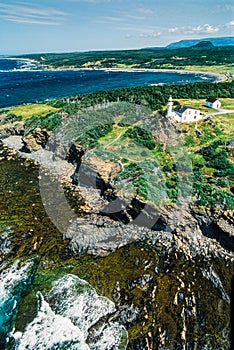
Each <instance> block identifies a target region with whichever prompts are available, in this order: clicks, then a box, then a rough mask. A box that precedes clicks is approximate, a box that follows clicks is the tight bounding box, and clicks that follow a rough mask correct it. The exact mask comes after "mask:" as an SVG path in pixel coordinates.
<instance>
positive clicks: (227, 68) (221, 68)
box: [177, 64, 234, 80]
mask: <svg viewBox="0 0 234 350" xmlns="http://www.w3.org/2000/svg"><path fill="white" fill-rule="evenodd" d="M177 68H178V67H177ZM181 69H185V70H189V71H196V72H204V73H207V72H211V73H218V74H225V73H226V72H230V73H232V75H234V65H233V64H227V65H226V64H221V65H213V66H199V65H194V66H193V65H188V66H183V67H181ZM231 79H233V78H231ZM231 79H230V80H231Z"/></svg>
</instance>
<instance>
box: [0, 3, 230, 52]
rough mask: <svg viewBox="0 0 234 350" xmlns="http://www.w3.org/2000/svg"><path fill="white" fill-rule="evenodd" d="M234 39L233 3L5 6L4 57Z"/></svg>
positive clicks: (0, 7)
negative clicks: (227, 37) (207, 38)
mask: <svg viewBox="0 0 234 350" xmlns="http://www.w3.org/2000/svg"><path fill="white" fill-rule="evenodd" d="M232 35H234V3H233V1H229V0H223V1H222V0H196V1H193V0H174V1H173V0H144V1H141V0H134V1H133V0H40V1H39V0H35V1H27V0H22V1H18V0H0V43H1V44H0V54H18V53H29V52H55V51H56V52H64V51H86V50H104V49H124V48H141V47H148V46H164V45H167V44H169V43H170V42H173V41H178V40H181V39H186V38H188V39H190V38H205V37H220V36H232Z"/></svg>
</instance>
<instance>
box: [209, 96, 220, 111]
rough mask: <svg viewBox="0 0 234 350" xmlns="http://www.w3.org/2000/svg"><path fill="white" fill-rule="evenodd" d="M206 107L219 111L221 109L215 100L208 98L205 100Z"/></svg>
mask: <svg viewBox="0 0 234 350" xmlns="http://www.w3.org/2000/svg"><path fill="white" fill-rule="evenodd" d="M206 107H210V108H215V109H219V108H221V102H220V101H219V100H217V99H216V98H212V97H210V98H208V99H207V100H206Z"/></svg>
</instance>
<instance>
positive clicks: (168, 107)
mask: <svg viewBox="0 0 234 350" xmlns="http://www.w3.org/2000/svg"><path fill="white" fill-rule="evenodd" d="M172 106H173V100H172V96H171V95H170V97H169V100H168V104H167V117H173V116H174V112H173V111H172Z"/></svg>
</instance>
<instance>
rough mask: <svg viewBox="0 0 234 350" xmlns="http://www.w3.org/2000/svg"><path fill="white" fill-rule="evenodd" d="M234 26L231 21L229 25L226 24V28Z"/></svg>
mask: <svg viewBox="0 0 234 350" xmlns="http://www.w3.org/2000/svg"><path fill="white" fill-rule="evenodd" d="M233 26H234V21H231V22H229V23H227V24H226V27H228V28H230V27H233Z"/></svg>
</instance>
